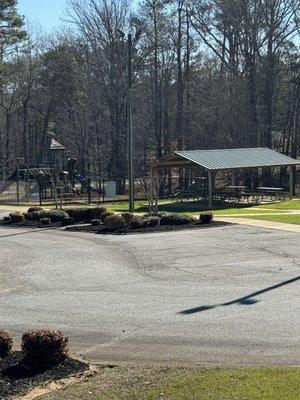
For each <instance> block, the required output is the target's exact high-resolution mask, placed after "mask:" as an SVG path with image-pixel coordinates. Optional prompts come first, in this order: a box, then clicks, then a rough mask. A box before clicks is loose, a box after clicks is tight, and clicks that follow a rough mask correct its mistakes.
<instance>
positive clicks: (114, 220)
mask: <svg viewBox="0 0 300 400" xmlns="http://www.w3.org/2000/svg"><path fill="white" fill-rule="evenodd" d="M104 225H105V226H106V227H107V228H108V229H109V230H111V231H118V230H120V229H124V228H126V221H125V219H124V218H123V217H121V215H109V216H108V217H106V218H105V220H104Z"/></svg>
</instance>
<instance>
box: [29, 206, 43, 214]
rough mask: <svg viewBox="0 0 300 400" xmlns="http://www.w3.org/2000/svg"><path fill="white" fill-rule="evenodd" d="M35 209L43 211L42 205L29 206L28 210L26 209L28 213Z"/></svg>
mask: <svg viewBox="0 0 300 400" xmlns="http://www.w3.org/2000/svg"><path fill="white" fill-rule="evenodd" d="M35 211H43V208H42V207H29V208H28V210H27V212H28V213H29V214H30V213H33V212H35Z"/></svg>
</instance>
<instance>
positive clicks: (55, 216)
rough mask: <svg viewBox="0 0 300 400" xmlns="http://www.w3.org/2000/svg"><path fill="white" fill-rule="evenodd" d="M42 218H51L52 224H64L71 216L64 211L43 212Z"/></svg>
mask: <svg viewBox="0 0 300 400" xmlns="http://www.w3.org/2000/svg"><path fill="white" fill-rule="evenodd" d="M41 218H50V219H51V222H63V221H64V220H65V219H66V218H69V215H68V214H67V213H66V212H65V211H63V210H49V211H43V212H41Z"/></svg>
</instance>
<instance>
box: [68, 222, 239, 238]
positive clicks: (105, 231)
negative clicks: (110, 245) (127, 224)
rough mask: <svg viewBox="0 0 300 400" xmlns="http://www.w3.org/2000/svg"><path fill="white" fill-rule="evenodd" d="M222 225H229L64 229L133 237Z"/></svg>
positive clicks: (80, 227)
mask: <svg viewBox="0 0 300 400" xmlns="http://www.w3.org/2000/svg"><path fill="white" fill-rule="evenodd" d="M224 225H231V224H230V223H228V222H223V221H213V222H211V223H210V224H200V223H197V222H196V223H191V224H185V225H158V226H154V227H145V228H136V229H130V228H126V229H122V230H119V231H115V232H112V231H109V230H108V229H107V228H106V227H104V226H100V227H99V226H92V225H73V226H69V227H67V228H66V230H67V231H71V232H87V233H97V234H100V235H134V234H139V233H152V232H173V231H182V230H187V229H208V228H217V227H220V226H224Z"/></svg>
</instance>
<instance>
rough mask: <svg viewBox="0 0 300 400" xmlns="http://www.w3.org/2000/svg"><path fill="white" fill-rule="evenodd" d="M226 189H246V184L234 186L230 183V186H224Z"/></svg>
mask: <svg viewBox="0 0 300 400" xmlns="http://www.w3.org/2000/svg"><path fill="white" fill-rule="evenodd" d="M226 189H229V190H245V189H247V186H234V185H232V186H226Z"/></svg>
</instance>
